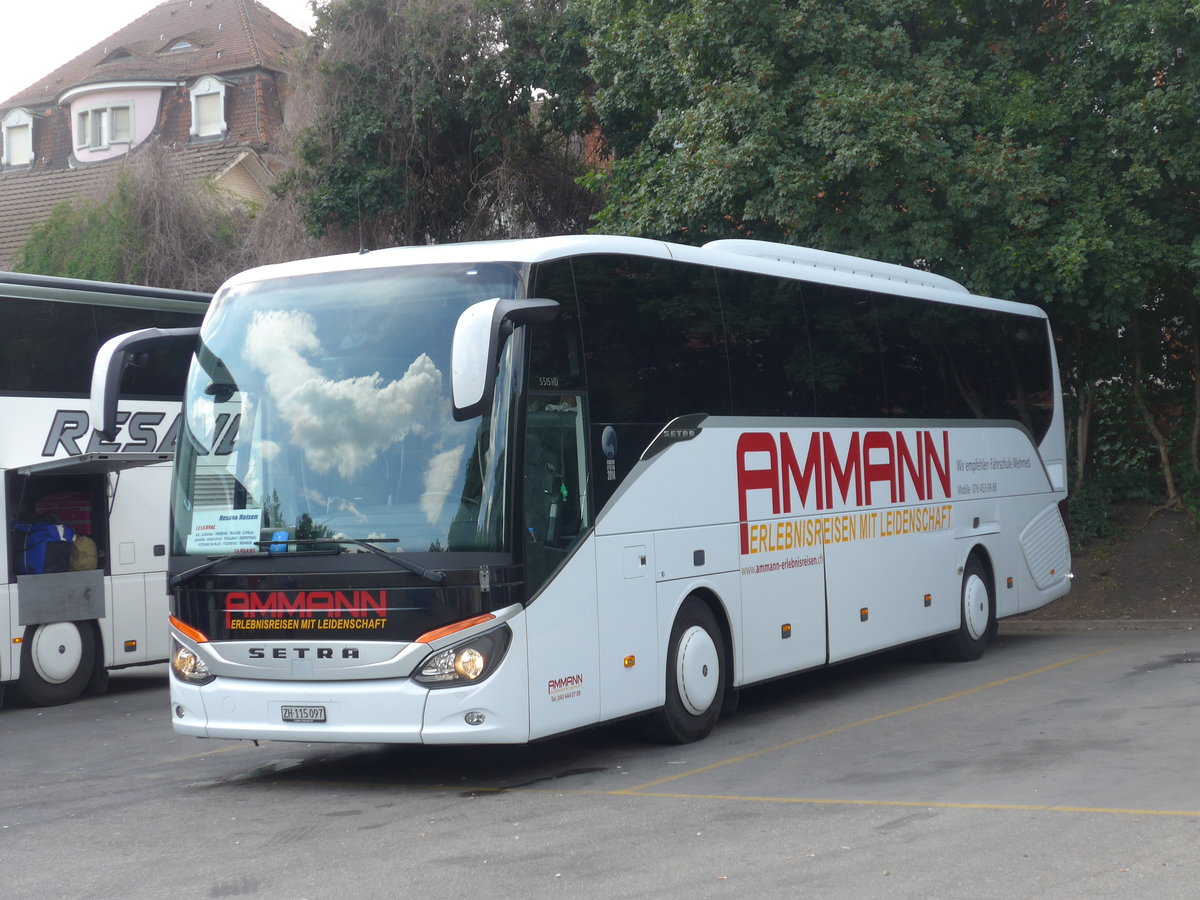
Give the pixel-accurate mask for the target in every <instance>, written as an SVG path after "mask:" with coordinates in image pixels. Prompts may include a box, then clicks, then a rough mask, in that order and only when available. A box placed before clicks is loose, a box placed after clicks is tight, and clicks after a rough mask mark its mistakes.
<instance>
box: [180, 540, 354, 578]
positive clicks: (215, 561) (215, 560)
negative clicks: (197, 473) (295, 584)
mask: <svg viewBox="0 0 1200 900" xmlns="http://www.w3.org/2000/svg"><path fill="white" fill-rule="evenodd" d="M257 543H259V544H273V543H274V544H278V543H281V541H258V542H257ZM320 543H329V541H321V542H320ZM300 552H301V553H303V554H304V555H305V556H337V555H338V554H339V553H345V552H346V551H345V550H343V549H341V548H340V547H338V548H337V549H335V550H316V549H313V550H302V551H300ZM274 555H275V554H273V553H267V552H265V551H261V550H260V551H259V552H257V553H246V552H241V553H226V554H225V555H224V556H211V557H209V559H208V562H206V563H201V564H200V565H198V566H196V567H195V568H192V569H188V570H187V571H186V572H180V573H179V574H178V575H172V576H171V582H170V586H171V587H179V585H181V584H183V583H184V582H185V581H191V580H192V579H193V578H195V577H196V576H197V575H199V574H201V573H202V572H207V571H208V570H209V569H211V568H213V567H214V566H219V565H220V564H221V563H223V562H227V561H228V560H231V559H265V558H266V557H268V556H274Z"/></svg>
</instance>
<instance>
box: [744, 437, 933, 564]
mask: <svg viewBox="0 0 1200 900" xmlns="http://www.w3.org/2000/svg"><path fill="white" fill-rule="evenodd" d="M836 438H837V435H836V434H835V433H834V432H831V431H813V432H810V433H809V435H808V441H807V449H806V450H805V452H804V455H803V456H799V455H797V453H796V444H794V443H793V439H792V436H791V435H790V434H788V433H787V432H779V433H778V435H775V434H770V433H767V432H761V431H759V432H745V433H743V434H741V435H740V436H739V437H738V444H737V480H738V517H739V521H740V523H741V546H742V554H743V555H746V554H748V553H749V552H750V529H749V525H748V523H749V520H750V516H749V506H750V496H751V493H752V492H756V491H767V492H769V494H770V500H771V514H772V515H774V516H778V515H780V512H781V511H782V512H783V513H790V512H792V510H793V507H796V508H800V509H807V510H812V511H820V510H827V509H834V508H846V507H863V506H873V505H879V504H881V503H905V502H914V501H929V500H934V499H949V497H950V432H948V431H941V432H936V433H935V432H932V431H916V432H908V433H907V434H906V433H905V432H903V431H862V432H859V431H852V432H850V434H849V442H848V444H846V445H845V446H844V447H843V448H839V446H838V444H837V443H836ZM843 442H844V439H843ZM798 443H801V446H803V443H802V442H798Z"/></svg>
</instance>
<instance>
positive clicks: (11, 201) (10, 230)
mask: <svg viewBox="0 0 1200 900" xmlns="http://www.w3.org/2000/svg"><path fill="white" fill-rule="evenodd" d="M246 154H251V155H254V151H253V150H251V149H249V148H248V147H246V146H245V145H244V144H240V145H239V144H213V145H211V146H207V147H188V148H186V149H181V150H177V151H176V152H175V153H174V154H173V155H172V159H173V160H174V161H175V162H176V163H177V165H179V166H181V167H183V174H184V175H185V176H186V177H187V178H189V179H194V180H195V181H196V182H201V181H204V180H206V179H210V178H212V177H213V176H215V175H218V174H220V173H221V172H223V171H224V170H225V169H227V168H228V167H230V166H232V165H233V164H234V163H236V162H237V161H238V160H239V159H240V158H242V157H244V156H245V155H246ZM127 159H128V158H127V157H124V156H123V157H119V158H117V159H114V160H110V161H108V162H104V163H97V164H95V165H91V166H87V167H86V168H82V169H35V170H32V171H20V170H17V171H13V172H6V173H0V271H7V270H9V269H11V268H12V262H13V260H12V257H13V253H15V252H16V250H17V248H18V247H20V246H21V245H22V244H23V243H25V241H26V240H27V239H28V237H29V234H30V232H32V230H33V229H34V228H35V227H37V226H38V225H40V224H42V223H43V222H45V221H46V219H48V218H49V217H50V213H51V211H52V210H53V209H54V207H55V206H57V205H58V204H59V203H61V202H62V201H64V200H78V199H82V198H95V199H99V197H100V196H101V194H103V193H104V192H105V191H107V190H108V189H109V188H111V186H112V185H113V183H114V181H115V179H116V176H117V173H118V172H119V171H120V167H121V166H122V165H124V164H125V162H126V161H127Z"/></svg>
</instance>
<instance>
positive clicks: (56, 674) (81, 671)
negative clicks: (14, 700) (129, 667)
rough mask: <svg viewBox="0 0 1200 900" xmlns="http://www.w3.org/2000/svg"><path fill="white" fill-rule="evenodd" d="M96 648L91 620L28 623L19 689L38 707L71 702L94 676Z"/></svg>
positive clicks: (27, 699)
mask: <svg viewBox="0 0 1200 900" xmlns="http://www.w3.org/2000/svg"><path fill="white" fill-rule="evenodd" d="M96 649H97V648H96V632H95V629H93V628H92V625H91V623H90V622H51V623H49V624H46V625H29V626H27V627H26V628H25V637H24V639H23V640H22V642H21V675H20V678H19V679H18V680H17V688H18V690H19V691H20V693H21V695H22V696H23V697H24V699H25V700H26V701H27V702H28V703H31V704H33V705H34V706H55V705H57V704H59V703H69V702H70V701H72V700H74V699H75V698H76V697H78V696H79V695H80V694H81V693H82V692H83V689H84V688H85V687H86V686H87V684H88V681H89V680H90V679H91V677H92V675H93V670H94V669H95V665H96Z"/></svg>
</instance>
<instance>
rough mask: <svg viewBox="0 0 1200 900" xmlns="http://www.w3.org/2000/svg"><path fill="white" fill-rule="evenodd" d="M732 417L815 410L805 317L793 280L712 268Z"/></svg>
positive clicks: (798, 286) (802, 413) (797, 285)
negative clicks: (722, 328)
mask: <svg viewBox="0 0 1200 900" xmlns="http://www.w3.org/2000/svg"><path fill="white" fill-rule="evenodd" d="M717 285H718V288H719V289H720V293H721V309H722V311H723V313H724V315H725V328H726V346H727V348H728V351H729V374H730V380H731V382H732V392H733V413H734V415H738V416H811V415H814V414H815V412H816V399H815V397H814V394H813V372H812V355H811V352H810V348H809V340H808V321H807V317H806V315H805V309H804V299H803V296H802V292H801V283H800V282H799V281H789V280H787V279H782V278H771V277H769V276H766V275H753V274H750V273H748V272H736V271H732V270H728V269H718V270H717Z"/></svg>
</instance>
